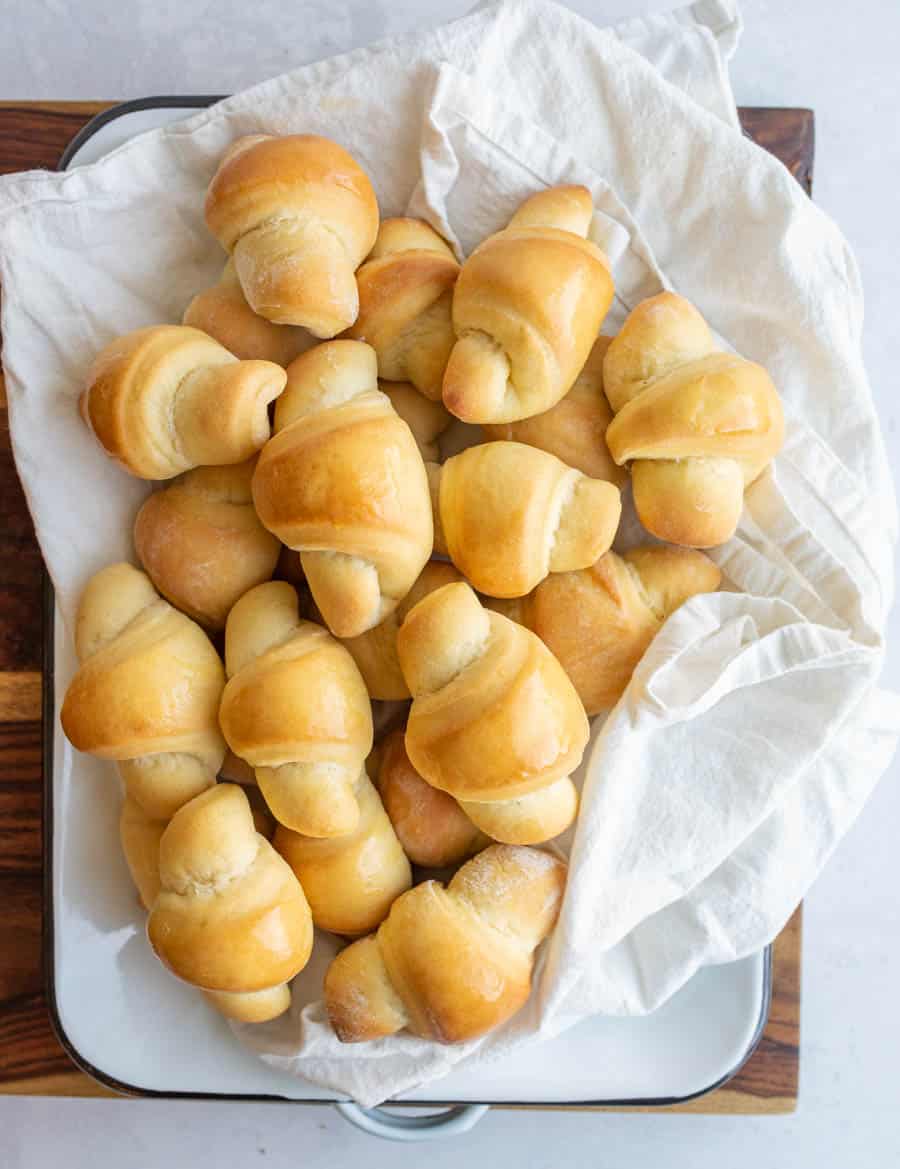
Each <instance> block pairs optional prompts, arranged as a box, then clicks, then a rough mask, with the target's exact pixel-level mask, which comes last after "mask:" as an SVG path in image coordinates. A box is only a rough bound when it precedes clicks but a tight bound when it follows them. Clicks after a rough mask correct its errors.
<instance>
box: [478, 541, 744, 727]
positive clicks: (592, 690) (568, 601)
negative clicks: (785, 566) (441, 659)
mask: <svg viewBox="0 0 900 1169" xmlns="http://www.w3.org/2000/svg"><path fill="white" fill-rule="evenodd" d="M720 582H721V573H720V572H719V569H718V568H717V566H716V565H715V564H713V562H712V561H711V560H710V559H709V557H708V556H704V555H703V553H702V552H697V551H696V550H695V549H693V548H667V547H664V546H661V545H660V546H648V547H644V548H634V549H632V550H631V551H630V552H626V553H625V555H624V556H618V555H616V553H615V552H607V553H606V555H605V556H601V557H600V559H599V560H598V561H597V563H596V564H592V565H591V567H590V568H585V569H582V570H581V571H579V572H563V573H560V574H559V575H558V576H550V577H548V578H547V579H546V580H545V581H542V582H541V584H539V585H538V587H537V588H536V589H535V590H534V592H533V593H530V594H529V595H528V596H527V597H522V598H520V599H519V600H515V601H505V602H504V601H501V602H488V604H490V605H491V607H493V606H494V605H495V604H496V606H497V609H498V611H499V612H501V613H504V614H505V615H506V616H507V617H510V618H512V619H513V620H515V621H519V622H521V624H523V625H525V626H527V627H528V628H529V629H531V630H532V631H533V632H534V633H536V634H537V635H538V637H540V638H541V640H542V641H543V642H544V643H545V644H546V645H547V646H548V647H549V648H550V649H551V650H552V651H553V653H554V655H555V656H556V657H557V659H558V660H559V663H560V665H561V666H562V667H563V669H564V670H565V671H566V673H567V674H568V675H569V677H570V678H571V679H572V682H573V683H574V685H575V689H576V690H577V691H578V695H579V697H580V698H581V701H582V702H583V703H584V708H585V710H586V711H587V713H588V714H589V715H594V714H598V713H599V712H600V711H601V710H608V709H609V708H610V707H611V706H614V705H615V704H616V703H617V702H618V700H619V698H620V697H621V696H622V694H623V692H624V690H625V687H626V686H627V685H628V683H629V681H630V680H631V675H632V674H633V673H634V669H635V667H636V666H637V664H638V662H639V661H640V660H641V658H642V657H643V655H644V651H645V650H646V649H647V646H648V645H649V644H650V642H651V641H652V640H653V638H654V637H655V636H656V634H657V633H658V632H659V630H660V629H661V627H662V624H663V622H664V621H665V620H666V619H667V618H668V617H669V616H670V615H671V614H672V613H674V612H675V610H676V609H677V608H679V606H681V605H683V604H684V602H685V601H687V600H689V599H690V598H691V597H693V596H696V595H697V594H698V593H711V592H715V590H716V589H717V588H718V587H719V584H720Z"/></svg>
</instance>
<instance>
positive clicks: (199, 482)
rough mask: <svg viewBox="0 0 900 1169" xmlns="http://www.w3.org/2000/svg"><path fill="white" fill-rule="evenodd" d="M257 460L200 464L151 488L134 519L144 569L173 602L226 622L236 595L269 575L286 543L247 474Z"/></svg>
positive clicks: (214, 623) (210, 620) (215, 624)
mask: <svg viewBox="0 0 900 1169" xmlns="http://www.w3.org/2000/svg"><path fill="white" fill-rule="evenodd" d="M255 466H256V462H255V460H249V461H248V462H245V463H235V464H233V465H232V466H229V467H197V468H196V469H195V470H193V471H188V472H187V474H185V475H183V476H182V477H181V478H180V479H178V480H176V481H175V482H174V483H172V484H171V485H170V486H169V487H165V488H163V489H162V490H161V491H156V492H154V493H153V494H152V495H151V496H149V498H148V499H147V500H146V501H145V502H144V504H143V506H142V507H141V509H140V511H139V512H138V513H137V518H136V519H135V521H134V547H135V550H136V552H137V554H138V559H139V560H140V562H141V564H142V565H143V566H144V570H145V572H146V573H147V575H148V576H149V577H150V579H151V580H152V581H153V583H154V585H155V586H156V588H157V589H158V590H159V591H160V592H161V593H162V595H163V596H164V597H165V598H166V599H167V600H169V601H171V602H172V604H173V605H175V606H176V608H178V609H181V611H182V612H183V613H187V615H188V616H189V617H193V618H194V620H195V621H199V622H200V624H201V625H205V626H206V628H207V629H224V628H225V618H226V617H227V616H228V611H229V609H230V608H231V606H232V605H233V604H234V603H235V601H236V600H237V599H238V598H239V597H241V596H243V594H244V593H246V592H247V590H248V589H251V588H253V586H254V585H258V584H262V582H263V581H266V580H269V578H270V577H271V576H272V573H273V572H274V571H275V565H276V563H277V562H278V555H279V552H280V550H281V545H280V544H279V543H278V541H277V540H276V539H275V537H274V536H273V535H272V533H271V532H267V531H266V529H265V528H264V527H263V526H262V524H261V523H260V522H259V519H258V517H257V515H256V511H255V510H254V508H253V495H252V493H251V491H250V481H251V479H252V478H253V469H254V467H255Z"/></svg>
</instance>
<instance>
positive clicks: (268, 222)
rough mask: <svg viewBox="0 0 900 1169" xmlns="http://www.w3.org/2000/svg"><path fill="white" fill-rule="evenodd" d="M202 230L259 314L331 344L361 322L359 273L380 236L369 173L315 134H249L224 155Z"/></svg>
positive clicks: (210, 193) (210, 186)
mask: <svg viewBox="0 0 900 1169" xmlns="http://www.w3.org/2000/svg"><path fill="white" fill-rule="evenodd" d="M206 224H207V227H208V228H209V230H210V231H211V232H212V234H213V235H214V236H215V237H216V239H217V240H218V241H219V243H220V244H221V245H222V247H223V248H225V250H226V251H227V252H228V253H230V255H231V256H232V257H233V259H234V267H235V272H236V273H237V277H238V280H239V281H240V284H241V288H242V289H243V292H244V296H245V297H246V298H247V303H248V304H249V305H250V307H251V308H252V309H253V311H254V312H256V313H259V315H260V316H262V317H265V318H266V319H267V320H270V321H274V322H275V323H276V324H280V325H302V326H303V327H304V328H306V329H308V330H309V331H310V333H312V334H314V336H316V337H333V336H335V334H336V333H340V332H341V330H343V329H346V328H347V327H348V325H352V324H353V322H354V321H355V320H356V316H357V313H358V312H359V295H358V292H357V288H356V275H355V273H356V269H357V268H358V267H359V265H360V264H361V263H362V261H363V259H364V258H365V257H366V255H367V254H368V253H369V251H371V249H372V245H373V244H374V243H375V238H376V236H377V234H378V204H377V202H376V199H375V192H374V191H373V190H372V184H371V183H370V182H369V179H368V176H367V175H366V174H365V172H364V171H363V170H362V168H361V167H360V166H359V164H358V163H357V162H356V161H355V160H354V159H353V158H352V157H351V156H350V155H349V154H348V153H347V151H346V150H344V148H343V147H342V146H339V145H338V144H337V143H336V142H331V141H329V139H327V138H318V137H316V136H315V135H313V134H289V135H286V136H284V137H273V136H272V135H270V134H252V135H250V136H248V137H246V138H239V139H238V140H237V141H236V142H234V143H233V144H232V146H231V147H230V149H229V150H228V151H226V153H225V155H224V157H223V158H222V161H221V163H220V164H219V169H218V170H217V171H216V173H215V175H214V176H213V180H212V182H211V183H210V185H209V190H208V192H207V195H206Z"/></svg>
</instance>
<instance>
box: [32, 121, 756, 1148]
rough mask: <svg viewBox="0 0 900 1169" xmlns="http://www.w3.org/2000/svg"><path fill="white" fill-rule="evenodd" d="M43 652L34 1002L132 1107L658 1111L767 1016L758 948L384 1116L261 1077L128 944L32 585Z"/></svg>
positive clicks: (693, 1087)
mask: <svg viewBox="0 0 900 1169" xmlns="http://www.w3.org/2000/svg"><path fill="white" fill-rule="evenodd" d="M213 100H215V99H213V98H148V99H145V100H142V101H135V102H128V103H126V104H124V105H120V106H116V107H115V108H113V109H111V110H109V111H107V112H105V113H103V114H101V115H100V116H99V117H97V118H95V119H94V120H93V121H92V122H91V123H90V124H89V125H88V126H86V127H85V128H84V130H82V131H81V133H79V134H78V136H77V137H76V138H75V139H74V140H73V142H72V144H71V145H70V147H69V148H68V150H67V151H66V153H65V155H64V157H63V160H62V163H61V166H63V167H71V166H77V165H80V164H83V163H88V162H93V161H95V160H97V159H98V158H101V157H103V155H104V154H106V153H108V152H109V151H110V150H113V149H115V148H116V147H117V146H120V145H122V143H124V142H126V141H127V140H128V139H130V138H132V137H133V136H134V135H136V134H140V133H143V132H144V131H145V130H149V129H153V128H154V127H157V126H162V125H166V124H168V123H170V122H172V121H175V120H177V119H180V118H184V117H186V116H188V115H189V114H190V113H192V112H195V111H196V109H197V108H198V107H202V106H205V105H208V104H209V103H210V102H212V101H213ZM46 617H47V621H46V630H47V634H46V637H47V643H46V653H45V662H46V667H47V668H46V670H45V687H46V690H45V714H44V727H45V771H44V774H45V775H46V776H47V777H48V781H47V783H46V785H45V793H46V795H45V801H46V806H45V816H44V830H45V835H46V841H45V852H44V855H45V858H46V870H45V871H46V883H47V884H46V901H45V947H46V955H45V958H46V961H45V969H46V972H47V984H48V985H47V999H48V1002H49V1004H50V1009H51V1012H52V1015H53V1018H54V1023H55V1026H56V1029H57V1032H58V1034H59V1038H60V1040H61V1041H62V1043H63V1044H64V1046H65V1047H66V1049H67V1051H68V1052H69V1054H70V1055H71V1057H72V1059H73V1060H74V1061H75V1062H76V1063H77V1064H78V1065H79V1066H80V1067H82V1068H83V1069H84V1070H85V1071H86V1072H88V1073H89V1074H90V1075H92V1076H93V1077H94V1078H95V1079H97V1080H99V1081H100V1082H102V1083H103V1084H106V1085H108V1086H109V1087H111V1088H114V1089H115V1090H117V1091H119V1092H122V1093H126V1094H132V1095H141V1096H172V1097H191V1098H194V1097H196V1098H206V1099H209V1098H215V1099H228V1100H260V1099H264V1100H273V1099H278V1100H284V1101H290V1102H292V1103H305V1104H312V1103H316V1104H320V1103H323V1102H332V1103H334V1104H335V1105H336V1106H337V1107H338V1108H339V1109H340V1110H341V1111H342V1112H343V1114H344V1115H345V1116H346V1117H347V1119H349V1120H350V1121H352V1123H354V1124H356V1125H357V1126H359V1127H362V1128H365V1129H366V1130H368V1131H369V1132H373V1133H376V1134H378V1135H379V1136H385V1137H389V1138H391V1139H394V1140H421V1139H424V1138H431V1137H435V1136H444V1135H449V1134H450V1133H452V1132H460V1131H465V1130H466V1129H468V1128H470V1127H471V1126H472V1125H473V1124H474V1123H475V1122H476V1121H477V1120H478V1119H479V1117H480V1116H481V1115H482V1114H483V1113H484V1112H485V1110H486V1109H487V1107H489V1106H504V1105H505V1106H513V1105H514V1106H516V1107H519V1108H521V1107H529V1108H541V1107H543V1108H546V1107H551V1108H552V1107H566V1108H572V1107H581V1108H596V1107H600V1106H609V1105H616V1106H622V1107H625V1106H628V1105H640V1106H643V1107H646V1106H648V1105H654V1104H659V1105H662V1104H673V1103H678V1102H680V1101H684V1100H688V1099H691V1098H693V1097H696V1096H699V1095H702V1094H703V1093H705V1092H709V1091H712V1090H713V1089H714V1088H717V1087H719V1086H720V1085H721V1084H723V1083H724V1082H725V1081H726V1080H727V1079H729V1078H730V1077H731V1076H732V1075H733V1074H734V1073H735V1072H736V1071H737V1070H738V1068H739V1067H740V1066H741V1065H742V1064H743V1063H744V1061H745V1060H746V1059H747V1058H748V1056H749V1055H750V1054H751V1053H752V1051H753V1050H754V1048H755V1046H756V1044H757V1042H758V1041H759V1037H760V1035H761V1033H762V1029H763V1026H764V1024H765V1020H766V1017H767V1014H768V1007H769V994H770V977H771V956H770V953H769V951H768V950H766V951H764V952H762V953H759V954H756V955H754V956H753V957H750V958H745V959H743V960H742V961H740V962H734V963H731V964H728V965H723V966H718V967H713V968H709V969H706V970H702V971H700V972H699V973H698V974H697V975H695V977H694V978H693V979H691V981H690V982H689V983H688V985H687V986H685V987H684V988H683V989H682V990H681V991H680V992H679V993H678V994H677V995H675V996H674V998H672V999H671V1000H670V1001H669V1002H668V1003H666V1004H665V1006H663V1007H662V1008H661V1009H660V1010H658V1011H656V1012H655V1013H654V1014H653V1015H650V1016H647V1017H645V1018H637V1019H615V1018H595V1019H592V1020H590V1021H588V1022H585V1023H583V1024H581V1025H580V1026H577V1027H574V1028H572V1029H571V1030H569V1031H567V1032H566V1033H564V1034H563V1035H561V1036H559V1037H558V1038H556V1039H554V1040H551V1041H549V1042H546V1043H541V1044H535V1045H534V1046H532V1047H531V1048H530V1049H527V1050H526V1051H524V1052H522V1053H518V1054H517V1055H516V1056H515V1058H514V1059H508V1060H502V1061H498V1062H495V1063H492V1064H490V1065H489V1066H487V1067H482V1068H479V1069H477V1070H466V1069H461V1070H459V1071H455V1072H453V1073H452V1074H451V1075H449V1076H447V1077H446V1078H444V1079H443V1080H440V1081H439V1082H437V1083H432V1084H427V1085H425V1086H424V1087H421V1088H417V1089H415V1090H414V1091H410V1092H406V1093H404V1095H403V1097H402V1099H399V1100H397V1101H392V1106H393V1105H395V1104H396V1105H404V1106H409V1105H419V1106H430V1107H431V1108H432V1109H434V1108H441V1109H449V1111H442V1112H439V1113H438V1114H437V1115H436V1116H435V1115H430V1116H423V1115H422V1114H421V1111H419V1112H411V1111H409V1110H407V1109H402V1110H401V1111H400V1115H397V1114H396V1113H395V1112H394V1111H392V1112H388V1111H386V1110H384V1109H371V1110H364V1109H361V1108H359V1107H358V1106H357V1105H355V1104H353V1103H351V1102H349V1101H342V1100H340V1099H339V1098H338V1097H336V1096H335V1095H334V1094H333V1093H329V1092H326V1091H324V1090H322V1089H321V1088H317V1087H316V1086H315V1085H313V1084H310V1083H307V1082H306V1081H304V1080H300V1079H296V1078H294V1077H292V1076H290V1075H288V1074H286V1073H281V1072H278V1071H275V1070H273V1069H272V1068H270V1067H268V1066H267V1065H266V1064H264V1063H262V1062H261V1061H260V1060H259V1059H257V1058H256V1057H255V1056H253V1055H252V1054H251V1053H250V1052H248V1051H246V1050H245V1049H244V1048H242V1047H241V1046H240V1044H239V1043H238V1042H237V1040H236V1039H235V1038H234V1037H233V1035H232V1034H231V1032H230V1031H229V1028H228V1026H227V1024H226V1022H225V1020H224V1019H223V1018H222V1017H221V1016H220V1015H218V1014H217V1013H216V1012H214V1011H213V1010H212V1009H211V1008H209V1007H207V1006H206V1004H205V1002H204V1000H203V998H202V996H201V995H199V994H197V993H196V991H194V990H192V989H191V988H190V987H188V986H185V985H183V984H182V983H179V982H178V981H177V980H176V979H174V978H172V977H171V975H169V974H168V973H167V972H166V971H165V970H164V969H163V968H162V966H161V965H160V964H159V963H158V962H157V960H156V959H155V957H154V956H153V954H152V952H151V950H150V947H149V945H148V944H147V942H146V940H145V937H144V916H143V913H142V911H141V910H140V908H139V906H138V904H137V899H136V898H135V896H134V893H133V890H132V887H131V883H130V881H129V879H128V875H127V872H126V869H125V863H124V860H123V859H122V856H121V854H120V850H119V848H118V846H117V841H118V830H117V822H118V815H119V808H118V800H117V799H116V798H115V797H114V795H113V793H114V792H115V787H114V786H111V784H110V776H109V765H108V764H107V763H104V762H102V761H100V760H96V759H92V758H90V757H88V756H85V755H80V754H78V753H77V752H76V751H74V750H73V749H72V748H71V746H70V745H69V744H68V743H67V741H66V740H65V738H64V736H63V735H62V732H61V730H60V725H59V707H60V704H61V701H62V695H63V693H64V692H65V687H66V684H67V682H68V680H69V678H70V677H71V675H72V672H73V670H74V666H75V661H74V653H73V650H72V647H71V645H69V644H68V638H67V637H66V636H65V633H64V630H63V628H62V623H61V621H60V620H59V615H58V613H57V611H56V607H55V604H54V600H53V596H52V590H51V588H50V585H49V582H48V584H47V605H46Z"/></svg>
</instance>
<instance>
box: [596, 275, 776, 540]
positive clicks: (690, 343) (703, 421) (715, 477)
mask: <svg viewBox="0 0 900 1169" xmlns="http://www.w3.org/2000/svg"><path fill="white" fill-rule="evenodd" d="M603 377H604V385H605V389H606V396H607V398H608V399H609V403H610V405H611V406H612V408H613V410H614V411H615V415H616V416H615V418H614V419H613V421H612V422H611V423H610V426H609V429H608V430H607V432H606V441H607V444H608V446H609V451H610V454H611V455H612V456H613V458H614V459H615V460H616V462H617V463H618V464H619V465H620V466H621V465H624V464H626V463H630V464H631V480H632V485H633V490H634V503H635V507H636V508H637V513H638V516H639V517H640V520H641V523H642V524H643V525H644V527H645V528H646V529H647V530H648V531H649V532H652V533H653V535H654V536H658V537H659V538H660V539H661V540H669V541H670V542H671V543H673V544H684V545H688V546H690V547H695V548H711V547H713V546H715V545H716V544H722V543H724V542H725V541H726V540H729V539H730V538H731V537H732V536H733V535H734V531H735V528H736V527H737V525H738V520H739V519H740V516H741V510H742V509H743V506H744V488H745V487H746V486H747V485H748V484H750V483H752V482H753V480H754V479H755V478H756V477H757V476H758V475H759V474H760V473H761V472H762V471H763V469H764V468H765V467H766V466H767V465H768V463H770V462H771V460H772V459H773V458H774V457H775V455H776V454H777V453H778V451H779V450H780V449H781V444H782V442H783V441H784V416H783V413H782V409H781V401H780V399H779V397H778V393H777V391H776V389H775V387H774V385H773V384H772V380H771V378H770V377H769V375H768V374H767V373H766V371H765V370H764V369H763V367H762V366H761V365H756V364H755V362H752V361H747V360H745V359H744V358H743V357H738V356H736V355H735V354H732V353H724V352H722V351H720V350H719V349H717V347H716V344H715V342H714V340H713V337H712V334H711V333H710V331H709V327H708V326H707V324H706V321H704V319H703V317H702V316H701V315H700V313H699V312H698V311H697V310H696V309H695V308H694V306H693V305H692V304H691V303H690V301H687V300H685V299H684V297H682V296H676V295H675V294H674V293H671V292H663V293H660V294H659V296H653V297H650V298H649V299H648V300H644V301H642V302H641V303H640V304H639V305H638V306H637V307H636V308H634V309H632V311H631V312H630V313H629V315H628V317H627V318H626V320H625V324H624V325H623V326H622V331H621V333H619V335H618V336H617V337H616V338H615V340H614V341H613V342H612V343H611V344H610V347H609V349H608V350H607V353H606V357H605V359H604V363H603Z"/></svg>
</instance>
